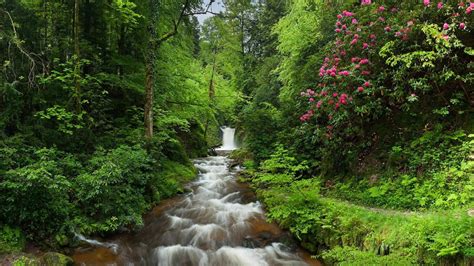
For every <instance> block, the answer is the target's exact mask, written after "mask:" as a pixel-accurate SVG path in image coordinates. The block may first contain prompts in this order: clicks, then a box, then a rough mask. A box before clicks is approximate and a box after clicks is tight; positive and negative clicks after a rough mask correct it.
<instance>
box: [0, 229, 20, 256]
mask: <svg viewBox="0 0 474 266" xmlns="http://www.w3.org/2000/svg"><path fill="white" fill-rule="evenodd" d="M25 241H26V240H25V237H24V235H23V233H22V232H21V230H20V229H18V228H12V227H10V226H8V225H5V226H0V254H3V253H11V252H19V251H21V250H23V248H24V246H25Z"/></svg>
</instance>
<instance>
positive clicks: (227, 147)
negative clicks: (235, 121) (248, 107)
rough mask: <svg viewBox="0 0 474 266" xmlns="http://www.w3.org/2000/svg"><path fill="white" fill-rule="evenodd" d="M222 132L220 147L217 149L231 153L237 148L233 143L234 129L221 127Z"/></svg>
mask: <svg viewBox="0 0 474 266" xmlns="http://www.w3.org/2000/svg"><path fill="white" fill-rule="evenodd" d="M221 130H222V146H221V147H219V148H217V149H216V150H218V151H232V150H235V149H236V148H237V145H236V143H235V128H231V127H226V126H223V127H221Z"/></svg>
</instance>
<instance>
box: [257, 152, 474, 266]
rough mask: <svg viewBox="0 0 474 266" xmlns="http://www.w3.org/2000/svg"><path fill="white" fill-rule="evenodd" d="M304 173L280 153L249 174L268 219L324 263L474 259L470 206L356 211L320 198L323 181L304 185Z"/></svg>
mask: <svg viewBox="0 0 474 266" xmlns="http://www.w3.org/2000/svg"><path fill="white" fill-rule="evenodd" d="M305 168H306V166H305V165H304V164H303V165H302V164H299V162H298V161H297V160H295V158H294V157H293V156H291V155H290V153H289V152H288V151H287V150H285V149H284V148H282V147H278V148H277V151H276V152H275V154H273V155H272V156H270V159H268V160H266V161H264V162H262V164H261V167H260V169H259V172H256V173H255V172H250V173H248V174H250V175H252V174H253V177H252V178H249V180H251V181H252V185H253V187H254V188H255V189H256V191H257V195H258V196H259V197H260V199H261V200H262V202H263V203H264V205H265V207H266V209H267V211H268V214H267V216H268V218H269V219H270V220H273V221H276V222H278V223H279V224H280V225H281V226H282V227H284V228H287V229H289V230H290V232H292V233H293V234H294V235H295V236H296V237H297V238H298V239H299V240H300V241H301V243H302V245H303V246H304V247H305V248H307V249H309V250H310V251H311V252H314V253H318V254H320V255H321V256H322V258H323V259H324V260H325V262H327V263H329V264H338V265H339V264H342V265H352V264H354V265H397V263H402V264H398V265H411V264H428V265H432V264H437V263H455V264H456V265H468V264H469V261H471V260H472V259H473V258H474V254H473V249H472V245H473V244H474V242H473V239H474V231H473V230H472V228H473V226H474V220H473V219H472V217H470V216H469V215H468V210H469V206H470V205H468V206H464V207H460V208H455V209H452V210H437V211H429V212H424V213H416V212H413V213H412V212H403V211H392V210H384V209H371V208H367V207H362V206H357V205H354V204H352V203H348V202H344V201H341V200H336V199H331V198H327V197H323V196H321V194H320V192H321V189H322V184H321V180H320V179H319V178H310V179H304V178H302V176H301V174H299V171H300V170H301V169H305ZM384 184H385V183H384ZM450 207H451V208H453V207H455V206H450Z"/></svg>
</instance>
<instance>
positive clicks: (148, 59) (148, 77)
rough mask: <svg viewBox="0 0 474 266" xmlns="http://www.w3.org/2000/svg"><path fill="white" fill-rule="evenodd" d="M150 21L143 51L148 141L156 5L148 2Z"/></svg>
mask: <svg viewBox="0 0 474 266" xmlns="http://www.w3.org/2000/svg"><path fill="white" fill-rule="evenodd" d="M149 7H150V20H149V22H148V34H149V37H148V44H147V47H146V51H145V68H146V69H145V110H144V115H145V117H144V120H145V121H144V122H145V138H146V139H147V140H150V139H151V138H153V90H154V85H155V61H156V50H157V49H158V45H157V39H156V38H157V36H156V20H157V12H158V10H157V3H155V1H154V0H149Z"/></svg>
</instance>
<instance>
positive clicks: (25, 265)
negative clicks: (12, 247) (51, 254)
mask: <svg viewBox="0 0 474 266" xmlns="http://www.w3.org/2000/svg"><path fill="white" fill-rule="evenodd" d="M12 265H13V266H40V265H41V262H40V260H39V259H38V258H34V257H29V256H20V257H18V258H16V259H15V260H14V261H13V263H12Z"/></svg>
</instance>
